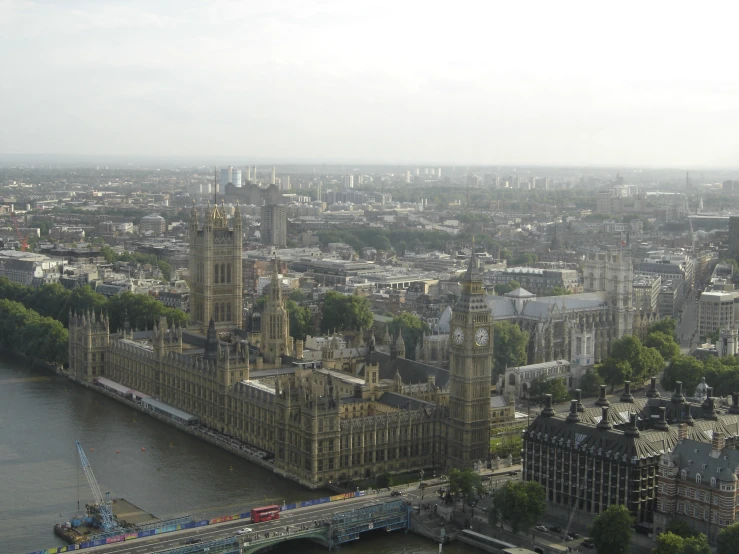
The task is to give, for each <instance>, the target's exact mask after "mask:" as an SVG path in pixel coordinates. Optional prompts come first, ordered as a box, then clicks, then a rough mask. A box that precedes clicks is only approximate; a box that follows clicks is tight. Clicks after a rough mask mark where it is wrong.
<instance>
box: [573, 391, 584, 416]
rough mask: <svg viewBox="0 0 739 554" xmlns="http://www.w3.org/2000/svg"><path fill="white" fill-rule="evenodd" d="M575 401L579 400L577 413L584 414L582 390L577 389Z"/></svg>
mask: <svg viewBox="0 0 739 554" xmlns="http://www.w3.org/2000/svg"><path fill="white" fill-rule="evenodd" d="M575 400H577V411H578V412H584V411H585V406H583V405H582V390H580V389H575Z"/></svg>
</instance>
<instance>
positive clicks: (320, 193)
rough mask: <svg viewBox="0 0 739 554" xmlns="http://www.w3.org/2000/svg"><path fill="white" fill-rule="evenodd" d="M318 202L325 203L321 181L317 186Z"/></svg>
mask: <svg viewBox="0 0 739 554" xmlns="http://www.w3.org/2000/svg"><path fill="white" fill-rule="evenodd" d="M316 201H318V202H323V184H322V183H321V182H320V181H319V182H318V184H317V185H316Z"/></svg>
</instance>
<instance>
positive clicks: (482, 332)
mask: <svg viewBox="0 0 739 554" xmlns="http://www.w3.org/2000/svg"><path fill="white" fill-rule="evenodd" d="M489 338H490V336H489V335H488V330H487V329H483V328H480V329H478V330H477V331H475V344H476V345H477V346H485V345H486V344H487V343H488V339H489Z"/></svg>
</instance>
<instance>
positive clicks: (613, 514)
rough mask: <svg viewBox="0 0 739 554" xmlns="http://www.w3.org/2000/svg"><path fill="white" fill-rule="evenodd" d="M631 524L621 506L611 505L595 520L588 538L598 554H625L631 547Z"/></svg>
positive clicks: (626, 511)
mask: <svg viewBox="0 0 739 554" xmlns="http://www.w3.org/2000/svg"><path fill="white" fill-rule="evenodd" d="M631 522H632V518H631V514H630V513H629V510H628V509H627V508H626V506H624V505H623V504H612V505H611V506H609V507H608V508H606V509H605V510H604V511H603V512H602V513H601V514H600V515H599V516H598V517H597V518H595V521H594V522H593V527H592V529H591V530H590V536H591V537H592V539H593V542H594V543H595V549H596V551H597V552H598V554H626V553H627V552H628V551H629V546H630V545H631Z"/></svg>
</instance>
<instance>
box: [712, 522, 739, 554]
mask: <svg viewBox="0 0 739 554" xmlns="http://www.w3.org/2000/svg"><path fill="white" fill-rule="evenodd" d="M737 545H739V523H734V524H732V525H729V526H728V527H726V528H725V529H722V530H721V532H719V534H718V537H717V538H716V547H717V553H718V554H736V553H737V552H739V548H738V547H737Z"/></svg>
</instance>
